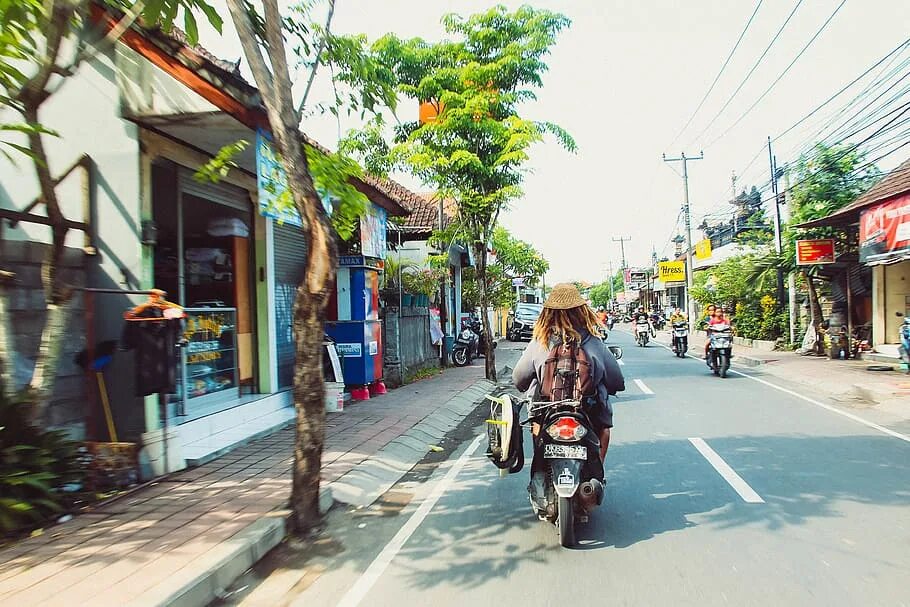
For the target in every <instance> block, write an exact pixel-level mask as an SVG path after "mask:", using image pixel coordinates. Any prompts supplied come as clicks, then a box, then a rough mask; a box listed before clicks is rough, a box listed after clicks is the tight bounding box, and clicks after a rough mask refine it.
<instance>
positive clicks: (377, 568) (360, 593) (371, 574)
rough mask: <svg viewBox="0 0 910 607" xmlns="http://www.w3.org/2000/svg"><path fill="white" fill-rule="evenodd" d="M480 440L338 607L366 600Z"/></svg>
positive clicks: (440, 482)
mask: <svg viewBox="0 0 910 607" xmlns="http://www.w3.org/2000/svg"><path fill="white" fill-rule="evenodd" d="M483 437H484V435H483V434H481V435H479V436H478V437H477V438H475V439H474V442H473V443H471V444H470V446H469V447H468V448H467V450H466V451H465V452H464V453H462V454H461V457H459V458H458V461H456V462H455V463H454V464H453V465H452V467H451V468H449V471H448V472H446V475H445V476H444V477H442V478H441V479H439V482H438V483H436V486H435V487H433V491H432V492H431V493H430V495H429V496H427V498H426V499H425V500H424V501H423V502H422V503H421V504H420V507H419V508H417V510H416V511H415V512H414V514H412V515H411V518H409V519H408V522H406V523H405V524H404V526H403V527H402V528H401V529H399V530H398V533H396V534H395V537H393V538H392V540H391V541H390V542H389V543H388V544H386V546H385V548H383V549H382V552H380V553H379V555H378V556H377V557H376V558H375V559H373V562H372V563H370V566H369V567H367V569H366V571H364V572H363V574H362V575H361V576H360V577H359V578H358V579H357V581H356V582H355V583H354V585H353V586H351V589H350V590H348V591H347V593H346V594H345V595H344V596H343V597H341V600H340V601H339V602H338V607H357V605H359V604H360V602H361V601H362V600H363V599H364V598H365V597H366V595H367V593H368V592H369V591H370V589H371V588H372V587H373V585H374V584H375V583H376V582H377V581H378V580H379V578H380V577H381V576H382V574H383V573H384V572H385V570H386V568H387V567H388V566H389V565H390V564H391V563H392V560H393V559H394V558H395V557H396V556H397V555H398V552H399V551H400V550H401V548H402V547H403V546H404V544H405V542H407V541H408V539H410V537H411V536H412V535H414V532H415V531H417V528H418V527H420V524H421V523H422V522H423V521H424V519H425V518H427V515H428V514H430V511H431V510H432V509H433V507H434V506H435V505H436V502H438V501H439V498H441V497H442V495H443V493H445V492H446V489H448V488H449V486H450V485H451V484H452V483H453V482H454V481H455V477H457V476H458V474H459V473H460V472H461V471H462V469H464V467H465V464H467V463H468V459H469V458H470V457H471V456H472V455H473V454H474V452H475V451H476V450H477V447H478V446H479V445H480V441H481V439H483Z"/></svg>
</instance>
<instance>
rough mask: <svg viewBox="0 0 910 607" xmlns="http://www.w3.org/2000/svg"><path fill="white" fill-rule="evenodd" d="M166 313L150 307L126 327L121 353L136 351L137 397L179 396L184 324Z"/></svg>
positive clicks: (137, 314) (122, 338)
mask: <svg viewBox="0 0 910 607" xmlns="http://www.w3.org/2000/svg"><path fill="white" fill-rule="evenodd" d="M169 316H171V315H170V314H168V313H167V311H166V310H162V309H161V308H157V307H147V308H145V309H143V310H141V311H139V312H137V313H136V314H135V315H134V317H133V319H131V320H127V321H126V322H125V323H124V327H123V335H122V337H121V340H120V344H121V349H123V350H135V351H136V381H135V386H136V396H148V395H149V394H160V393H165V394H174V393H175V392H177V364H178V360H179V357H178V350H177V346H178V344H179V342H180V336H181V331H182V325H183V323H182V322H181V320H180V319H179V318H171V317H169Z"/></svg>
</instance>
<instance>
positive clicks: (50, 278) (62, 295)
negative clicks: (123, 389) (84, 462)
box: [23, 99, 72, 425]
mask: <svg viewBox="0 0 910 607" xmlns="http://www.w3.org/2000/svg"><path fill="white" fill-rule="evenodd" d="M42 101H43V99H42ZM40 103H41V101H37V102H35V103H34V105H27V106H26V108H25V111H24V112H23V115H24V116H25V118H26V120H27V121H28V122H29V123H31V124H40V121H39V116H38V107H39V105H40ZM28 140H29V141H28V143H29V149H30V150H31V152H32V154H34V157H35V159H34V161H33V163H32V164H33V166H34V169H35V175H36V177H37V179H38V186H39V189H40V191H41V201H42V202H43V203H44V207H45V209H46V210H47V216H48V219H50V220H51V245H50V248H49V249H48V252H47V255H46V257H45V259H44V263H43V264H42V266H41V283H42V285H43V286H44V300H45V312H46V315H45V320H44V328H43V329H42V331H41V341H40V342H39V344H38V352H37V355H36V357H35V369H34V371H33V373H32V379H31V381H30V382H29V386H28V390H27V392H28V399H29V401H30V404H31V406H30V408H29V418H30V420H31V422H32V424H35V425H40V423H41V420H42V419H43V418H44V414H45V412H46V411H47V409H48V407H49V406H50V399H51V396H52V394H53V392H54V381H55V380H56V378H57V367H58V365H59V362H60V348H61V342H62V340H63V337H64V336H65V335H66V325H67V318H68V314H69V301H70V299H71V297H72V292H71V291H70V289H69V288H68V287H66V285H64V284H63V283H62V282H61V280H60V262H61V260H62V259H63V251H64V247H65V245H66V234H67V232H68V228H67V227H66V219H65V217H64V216H63V213H62V211H61V210H60V203H59V201H58V199H57V191H56V185H57V184H56V183H55V181H54V178H53V176H52V175H51V169H50V164H49V161H48V156H47V152H46V151H45V149H44V140H43V137H42V135H41V133H40V132H37V131H35V132H30V133H29V134H28Z"/></svg>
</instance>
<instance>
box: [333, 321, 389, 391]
mask: <svg viewBox="0 0 910 607" xmlns="http://www.w3.org/2000/svg"><path fill="white" fill-rule="evenodd" d="M325 332H326V333H327V334H328V335H329V336H330V337H331V338H332V339H334V340H335V348H336V349H337V350H338V355H339V356H341V357H342V358H343V359H344V383H345V384H347V385H349V386H366V385H368V384H372V383H373V382H375V381H377V380H381V379H382V323H381V322H380V321H378V320H333V321H328V322H326V325H325Z"/></svg>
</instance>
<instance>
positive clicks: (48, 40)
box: [13, 0, 75, 109]
mask: <svg viewBox="0 0 910 607" xmlns="http://www.w3.org/2000/svg"><path fill="white" fill-rule="evenodd" d="M48 3H50V6H49V7H48V8H47V11H48V13H47V14H48V15H49V17H48V21H47V32H46V34H45V45H44V57H42V58H41V59H40V60H39V61H38V71H37V73H35V75H34V76H32V77H31V78H29V79H28V81H27V82H26V83H25V84H23V85H22V88H21V89H19V90H18V91H16V94H15V95H14V96H13V98H14V99H15V101H16V102H17V103H18V104H21V105H22V106H23V107H24V108H26V109H28V108H34V109H37V108H38V106H40V105H41V104H42V103H43V102H44V100H45V99H47V96H48V93H47V90H46V89H47V83H48V81H49V80H50V78H51V76H52V75H53V74H54V73H55V72H54V70H55V68H56V67H57V58H58V56H59V55H60V46H61V44H62V43H63V39H64V38H65V37H66V33H67V29H68V27H67V26H68V25H69V20H70V19H71V18H72V17H73V14H74V13H75V7H74V6H73V5H72V4H71V3H70V2H67V1H66V0H62V1H58V0H53V1H52V0H48Z"/></svg>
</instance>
